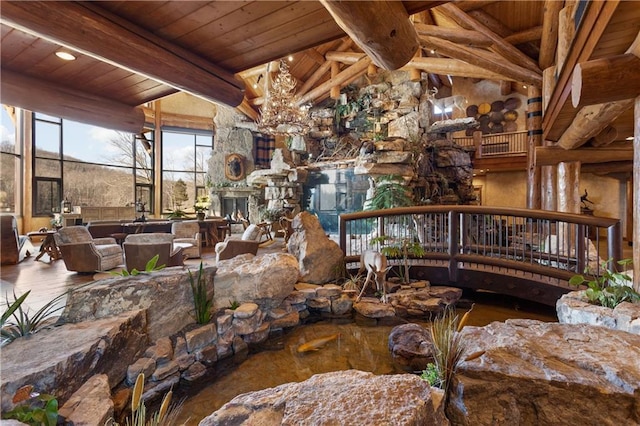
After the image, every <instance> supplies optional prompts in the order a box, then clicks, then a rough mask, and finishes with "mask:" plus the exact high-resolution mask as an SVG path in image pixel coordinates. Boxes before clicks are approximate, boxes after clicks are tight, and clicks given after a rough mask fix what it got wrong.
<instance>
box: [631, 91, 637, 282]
mask: <svg viewBox="0 0 640 426" xmlns="http://www.w3.org/2000/svg"><path fill="white" fill-rule="evenodd" d="M634 108H635V112H634V115H633V122H634V136H635V137H634V138H633V151H634V154H633V224H629V226H631V225H633V258H634V259H640V97H637V98H636V103H635V106H634ZM633 288H634V289H635V290H636V291H640V262H639V261H637V260H636V261H635V262H633Z"/></svg>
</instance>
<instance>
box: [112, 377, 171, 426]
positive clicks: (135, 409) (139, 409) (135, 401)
mask: <svg viewBox="0 0 640 426" xmlns="http://www.w3.org/2000/svg"><path fill="white" fill-rule="evenodd" d="M143 391H144V374H143V373H140V374H138V377H137V378H136V383H135V385H134V386H133V393H132V394H131V415H130V417H127V419H126V422H125V424H126V425H127V426H158V425H163V426H166V425H173V424H175V423H176V421H177V418H178V415H179V414H180V410H181V409H182V401H181V402H180V403H178V404H171V398H172V397H173V391H172V390H170V391H169V392H167V393H166V394H165V395H164V398H163V399H162V404H160V409H159V410H158V411H157V412H156V413H154V414H153V415H152V416H151V417H150V418H148V419H147V408H146V406H145V405H144V401H143V400H142V393H143ZM106 426H118V423H116V422H115V421H114V420H113V419H109V420H108V421H107V422H106Z"/></svg>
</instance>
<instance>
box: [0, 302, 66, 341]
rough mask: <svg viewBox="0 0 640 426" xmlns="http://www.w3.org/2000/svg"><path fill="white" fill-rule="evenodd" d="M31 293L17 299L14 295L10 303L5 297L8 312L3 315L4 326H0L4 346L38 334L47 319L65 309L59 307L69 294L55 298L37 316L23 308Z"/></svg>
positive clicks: (39, 310) (38, 311)
mask: <svg viewBox="0 0 640 426" xmlns="http://www.w3.org/2000/svg"><path fill="white" fill-rule="evenodd" d="M30 293H31V290H29V291H27V292H26V293H24V294H23V295H22V296H20V297H16V294H15V293H13V301H12V302H9V298H8V297H5V303H6V305H7V310H6V311H5V312H4V313H3V314H2V324H1V325H0V327H1V330H0V336H1V338H2V344H3V345H4V344H6V343H9V342H11V341H13V340H15V339H17V338H18V337H22V336H28V335H30V334H33V333H35V332H37V331H38V330H39V329H40V328H42V327H43V324H44V322H45V321H46V320H47V319H49V318H50V317H52V316H53V315H54V314H55V313H56V312H58V311H59V310H61V309H63V308H64V305H60V306H58V304H59V302H61V301H62V300H64V298H65V297H66V296H67V292H65V293H62V294H60V295H58V296H56V297H54V298H53V299H51V300H50V301H49V302H47V303H46V304H45V305H44V306H43V307H42V308H40V309H38V310H37V311H36V313H35V314H33V315H30V314H29V308H26V309H24V308H23V305H24V301H25V299H26V298H27V296H28V295H29V294H30ZM11 318H13V320H11Z"/></svg>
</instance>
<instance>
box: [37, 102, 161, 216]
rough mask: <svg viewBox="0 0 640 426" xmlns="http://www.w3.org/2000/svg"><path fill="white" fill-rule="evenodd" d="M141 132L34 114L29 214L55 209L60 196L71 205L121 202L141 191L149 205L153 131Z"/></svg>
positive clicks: (44, 213) (130, 201)
mask: <svg viewBox="0 0 640 426" xmlns="http://www.w3.org/2000/svg"><path fill="white" fill-rule="evenodd" d="M146 137H147V138H149V137H150V139H147V140H146V141H143V140H142V139H140V138H134V135H132V134H130V133H124V132H118V131H115V130H109V129H104V128H100V127H96V126H91V125H88V124H83V123H78V122H74V121H70V120H63V119H60V118H57V117H51V116H48V115H45V114H40V113H35V114H34V122H33V144H34V194H33V200H34V202H33V206H34V209H33V210H34V211H33V213H34V216H49V215H51V214H52V213H56V212H59V211H60V203H61V202H62V200H64V199H67V200H68V201H70V202H71V204H72V205H74V206H111V207H121V206H128V205H133V204H134V203H135V201H137V198H136V197H143V196H144V197H145V201H147V202H148V204H147V206H148V207H147V208H148V209H149V208H150V207H151V206H152V203H151V194H152V193H153V190H152V187H153V144H152V143H149V142H148V141H149V140H151V141H152V140H153V135H149V134H147V135H146ZM138 185H139V186H140V188H141V190H140V191H138ZM142 188H144V189H146V190H148V191H143V190H142Z"/></svg>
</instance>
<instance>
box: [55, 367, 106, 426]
mask: <svg viewBox="0 0 640 426" xmlns="http://www.w3.org/2000/svg"><path fill="white" fill-rule="evenodd" d="M58 414H60V415H61V416H62V417H64V418H65V420H66V421H67V422H69V423H70V424H73V425H76V426H93V425H95V426H103V425H106V424H107V421H108V420H109V419H110V418H113V401H112V400H111V388H110V386H109V378H108V377H107V375H106V374H98V375H95V376H93V377H91V378H90V379H89V380H87V381H86V382H85V383H84V384H83V385H82V386H81V387H80V389H78V391H77V392H76V393H74V394H73V395H72V396H71V398H69V400H68V401H67V402H66V403H65V404H64V405H63V406H62V407H61V408H60V410H59V411H58Z"/></svg>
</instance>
